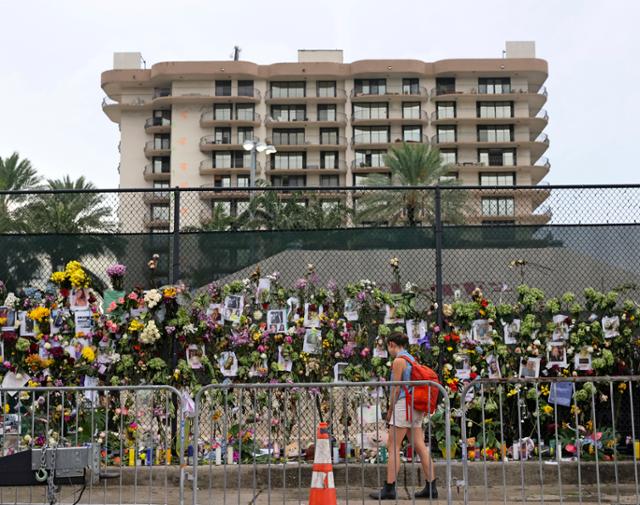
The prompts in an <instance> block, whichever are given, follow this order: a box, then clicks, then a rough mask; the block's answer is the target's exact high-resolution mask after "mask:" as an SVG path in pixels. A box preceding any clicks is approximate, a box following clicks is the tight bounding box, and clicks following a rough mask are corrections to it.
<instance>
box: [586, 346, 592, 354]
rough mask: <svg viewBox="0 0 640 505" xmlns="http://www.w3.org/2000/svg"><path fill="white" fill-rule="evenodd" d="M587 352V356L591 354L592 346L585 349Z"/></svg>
mask: <svg viewBox="0 0 640 505" xmlns="http://www.w3.org/2000/svg"><path fill="white" fill-rule="evenodd" d="M587 352H588V353H589V354H592V353H593V346H592V345H590V346H589V347H587Z"/></svg>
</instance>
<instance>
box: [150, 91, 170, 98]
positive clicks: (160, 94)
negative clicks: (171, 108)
mask: <svg viewBox="0 0 640 505" xmlns="http://www.w3.org/2000/svg"><path fill="white" fill-rule="evenodd" d="M168 96H171V88H155V89H154V90H153V98H154V99H155V98H165V97H168Z"/></svg>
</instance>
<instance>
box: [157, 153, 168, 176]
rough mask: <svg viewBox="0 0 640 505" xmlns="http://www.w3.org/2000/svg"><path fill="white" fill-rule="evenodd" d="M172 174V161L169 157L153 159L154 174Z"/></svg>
mask: <svg viewBox="0 0 640 505" xmlns="http://www.w3.org/2000/svg"><path fill="white" fill-rule="evenodd" d="M170 172H171V161H170V158H168V157H167V156H154V157H153V173H154V174H168V173H170Z"/></svg>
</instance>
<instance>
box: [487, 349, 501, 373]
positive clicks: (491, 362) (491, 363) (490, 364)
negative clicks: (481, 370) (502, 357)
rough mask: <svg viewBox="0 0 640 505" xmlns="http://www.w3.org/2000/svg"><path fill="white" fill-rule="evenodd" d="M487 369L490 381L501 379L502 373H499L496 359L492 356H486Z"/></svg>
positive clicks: (498, 364) (498, 363)
mask: <svg viewBox="0 0 640 505" xmlns="http://www.w3.org/2000/svg"><path fill="white" fill-rule="evenodd" d="M487 368H488V374H489V378H490V379H501V378H502V373H501V372H500V362H499V361H498V357H497V356H494V355H493V354H489V355H488V356H487Z"/></svg>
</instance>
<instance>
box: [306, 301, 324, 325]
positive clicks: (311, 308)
mask: <svg viewBox="0 0 640 505" xmlns="http://www.w3.org/2000/svg"><path fill="white" fill-rule="evenodd" d="M323 310H324V309H323V307H322V305H316V304H315V303H305V304H304V325H305V326H306V327H307V328H317V327H318V326H320V316H321V315H322V311H323Z"/></svg>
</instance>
